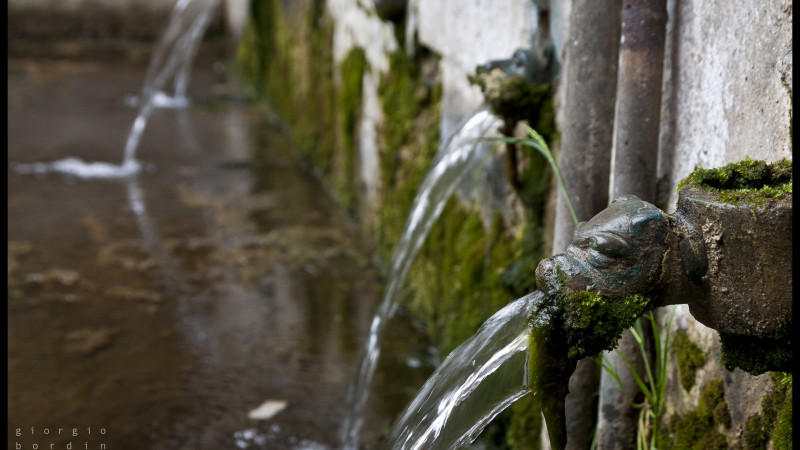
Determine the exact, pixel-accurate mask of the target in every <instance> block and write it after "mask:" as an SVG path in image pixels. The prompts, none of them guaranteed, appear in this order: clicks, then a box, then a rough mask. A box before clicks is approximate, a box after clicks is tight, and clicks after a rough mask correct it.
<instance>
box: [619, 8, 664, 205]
mask: <svg viewBox="0 0 800 450" xmlns="http://www.w3.org/2000/svg"><path fill="white" fill-rule="evenodd" d="M666 25H667V2H666V0H623V2H622V37H621V39H620V50H619V78H618V81H617V107H616V118H615V125H614V168H613V175H612V191H611V193H612V195H611V198H612V199H613V198H615V197H617V196H619V195H623V194H634V195H636V196H638V197H639V198H641V199H642V200H645V201H648V202H652V201H654V200H655V194H656V180H657V178H658V177H657V175H658V174H657V172H656V166H657V164H658V128H659V122H660V119H661V84H662V83H661V82H662V78H663V72H664V41H665V39H666Z"/></svg>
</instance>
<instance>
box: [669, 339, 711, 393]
mask: <svg viewBox="0 0 800 450" xmlns="http://www.w3.org/2000/svg"><path fill="white" fill-rule="evenodd" d="M672 349H673V352H674V354H675V362H676V363H677V365H678V372H679V373H680V382H681V386H683V388H684V389H686V390H687V391H689V390H691V389H692V386H694V380H695V375H696V374H697V369H699V368H700V367H702V366H703V364H705V362H706V357H705V354H704V353H703V351H702V350H700V347H698V346H697V344H695V343H694V342H692V340H691V339H689V337H688V336H687V335H686V332H685V331H683V330H678V331H677V332H676V333H675V340H674V341H673V343H672Z"/></svg>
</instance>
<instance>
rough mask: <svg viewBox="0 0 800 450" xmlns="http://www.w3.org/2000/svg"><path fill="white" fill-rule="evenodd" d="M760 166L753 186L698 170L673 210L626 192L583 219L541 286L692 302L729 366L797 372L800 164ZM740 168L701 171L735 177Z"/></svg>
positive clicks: (549, 263)
mask: <svg viewBox="0 0 800 450" xmlns="http://www.w3.org/2000/svg"><path fill="white" fill-rule="evenodd" d="M754 163H758V162H753V161H752V160H746V161H745V163H744V164H745V165H749V166H752V165H753V164H754ZM761 165H762V166H761V167H762V169H764V170H762V172H764V171H766V172H764V173H766V175H763V174H762V175H763V177H766V178H763V177H762V178H763V179H762V180H761V181H759V182H756V183H755V184H753V183H754V182H746V183H745V182H743V184H742V183H740V184H741V185H742V186H744V187H727V185H726V186H720V185H714V183H706V184H704V183H703V182H702V181H703V180H702V179H701V178H702V177H699V178H698V177H695V179H694V180H695V181H697V182H690V183H687V185H686V186H684V187H683V188H682V189H681V190H680V192H679V198H678V204H677V209H676V211H675V213H674V214H666V213H664V212H663V211H662V210H660V209H658V208H657V207H655V206H653V205H652V204H650V203H647V202H645V201H643V200H640V199H639V198H638V197H636V196H633V195H626V196H621V197H618V198H617V199H615V200H614V201H613V202H612V203H611V204H610V205H609V206H608V208H606V209H605V210H603V211H601V212H600V213H599V214H597V215H596V216H594V217H593V218H592V219H590V220H589V221H587V222H582V223H580V224H579V225H578V226H577V228H576V230H575V233H574V236H573V241H572V243H571V244H570V245H569V247H568V248H567V249H566V251H565V253H563V254H559V255H556V256H554V257H552V258H549V259H546V260H543V261H542V262H541V263H539V265H538V267H537V268H536V282H537V286H538V287H539V288H540V289H541V290H542V291H544V292H545V293H546V294H547V295H548V296H559V295H560V296H561V297H564V294H570V293H575V292H580V291H589V292H593V293H596V294H599V295H600V296H601V297H602V298H603V299H606V300H607V301H611V302H613V301H622V299H624V298H627V297H630V296H631V295H634V294H639V295H644V296H646V297H648V298H649V299H650V301H651V305H652V306H653V307H656V306H666V305H674V304H687V305H688V306H689V311H690V312H691V314H692V316H694V318H695V319H697V320H698V321H699V322H701V323H703V324H704V325H706V326H708V327H710V328H713V329H715V330H717V331H718V332H719V333H720V337H721V340H722V363H723V364H724V365H725V366H726V367H727V368H729V369H730V370H732V369H733V368H734V367H741V368H742V369H744V370H747V371H748V372H750V373H753V374H758V373H763V372H765V371H775V370H777V371H790V370H791V368H790V366H791V345H790V342H789V340H790V336H791V334H792V259H791V258H792V200H791V197H792V196H791V186H790V185H791V162H790V161H789V162H786V161H784V162H782V163H781V164H776V165H774V166H772V165H766V164H765V163H763V162H762V163H761ZM735 167H739V166H733V165H729V166H726V167H725V168H722V169H717V170H718V171H719V172H714V173H713V174H712V173H711V171H705V172H703V173H702V174H704V176H707V178H709V179H711V178H712V177H711V175H715V176H716V175H719V174H720V173H723V172H724V171H725V170H727V171H728V172H730V173H729V177H728V178H730V177H734V178H735V177H736V176H737V174H738V172H736V170H734V169H735ZM701 170H702V169H701ZM770 171H772V172H771V173H772V175H770ZM731 174H732V175H731ZM759 176H761V175H759ZM770 177H772V178H770ZM723 178H725V177H723ZM687 180H693V179H692V178H691V177H690V178H689V179H687ZM698 180H699V181H698ZM765 180H766V181H765ZM726 183H730V182H729V181H726ZM747 183H750V184H747ZM759 183H760V184H759ZM770 183H772V184H770ZM759 193H760V194H759ZM765 193H766V197H765V195H763V194H765ZM770 195H771V197H770ZM737 196H738V198H737Z"/></svg>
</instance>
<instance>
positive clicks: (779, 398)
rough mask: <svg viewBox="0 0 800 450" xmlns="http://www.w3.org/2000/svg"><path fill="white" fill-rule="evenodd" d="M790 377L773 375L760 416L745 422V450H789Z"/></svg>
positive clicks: (790, 414)
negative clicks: (772, 447) (774, 449)
mask: <svg viewBox="0 0 800 450" xmlns="http://www.w3.org/2000/svg"><path fill="white" fill-rule="evenodd" d="M791 380H792V376H791V374H785V373H784V374H773V381H774V382H775V384H774V387H773V389H772V390H771V391H770V392H769V393H767V395H765V396H764V398H763V400H761V412H760V413H756V414H753V415H752V416H750V417H749V418H748V419H747V422H746V423H745V429H744V444H745V448H747V449H766V448H767V446H768V443H769V441H770V440H772V441H773V444H774V446H775V448H792V381H791Z"/></svg>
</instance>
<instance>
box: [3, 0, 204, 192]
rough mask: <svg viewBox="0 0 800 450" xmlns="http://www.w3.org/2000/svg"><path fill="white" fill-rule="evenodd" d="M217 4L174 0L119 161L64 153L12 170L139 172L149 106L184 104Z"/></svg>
mask: <svg viewBox="0 0 800 450" xmlns="http://www.w3.org/2000/svg"><path fill="white" fill-rule="evenodd" d="M217 5H219V0H178V2H177V3H176V4H175V8H174V9H173V11H172V14H171V16H170V21H169V24H168V25H167V29H166V30H165V32H164V34H163V35H162V37H161V40H160V41H159V43H158V45H157V47H156V50H155V52H154V54H153V57H152V59H151V60H150V66H149V68H148V71H147V75H146V76H145V81H144V85H143V87H142V92H141V96H140V98H139V99H138V103H139V111H138V114H137V116H136V119H135V120H134V121H133V125H132V127H131V130H130V132H129V134H128V139H127V140H126V142H125V149H124V152H123V159H122V163H121V164H119V165H116V164H111V163H106V162H85V161H83V160H81V159H79V158H75V157H67V158H64V159H61V160H59V161H54V162H50V163H32V164H15V165H14V170H15V171H16V172H18V173H22V174H37V175H40V174H44V173H48V172H59V173H65V174H69V175H72V176H75V177H78V178H126V177H130V176H133V175H136V174H137V173H139V171H140V170H141V164H140V163H139V162H138V161H137V160H136V149H137V148H138V147H139V141H140V140H141V137H142V134H143V133H144V129H145V127H146V125H147V120H148V119H149V118H150V114H151V113H152V112H153V109H154V108H156V107H184V106H186V105H188V101H187V100H186V87H187V86H188V81H189V75H190V73H191V69H192V62H193V60H194V56H195V54H196V53H197V48H198V46H199V44H200V41H201V39H202V37H203V33H204V31H205V29H206V28H207V27H208V24H209V21H210V20H211V16H212V14H213V12H214V9H215V8H216V6H217ZM173 77H174V83H175V95H174V96H173V97H170V96H169V95H166V94H164V93H163V91H162V90H163V89H164V86H165V85H166V83H167V81H168V80H169V79H170V78H173Z"/></svg>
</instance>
